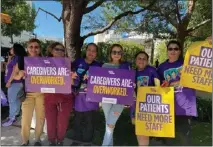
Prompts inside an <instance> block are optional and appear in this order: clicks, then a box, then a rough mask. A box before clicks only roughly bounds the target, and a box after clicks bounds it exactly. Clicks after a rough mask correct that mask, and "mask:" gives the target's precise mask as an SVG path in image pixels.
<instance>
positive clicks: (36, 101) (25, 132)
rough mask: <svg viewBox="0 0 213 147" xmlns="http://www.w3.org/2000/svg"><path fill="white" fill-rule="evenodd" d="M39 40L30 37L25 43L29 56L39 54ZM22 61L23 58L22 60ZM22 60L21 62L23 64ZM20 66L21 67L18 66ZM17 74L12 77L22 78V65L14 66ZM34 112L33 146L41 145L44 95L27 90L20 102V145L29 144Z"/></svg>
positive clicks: (37, 55)
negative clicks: (22, 100) (24, 97)
mask: <svg viewBox="0 0 213 147" xmlns="http://www.w3.org/2000/svg"><path fill="white" fill-rule="evenodd" d="M40 47H41V46H40V41H39V40H38V39H31V40H29V41H28V43H27V52H28V56H29V57H32V58H33V57H39V56H41V48H40ZM23 61H24V60H23ZM23 61H20V62H22V63H21V64H24V63H23ZM20 67H21V68H20ZM16 71H18V74H16V75H15V76H14V79H22V78H23V77H24V76H25V74H24V73H25V72H24V65H20V66H16ZM34 109H35V113H36V127H35V144H34V145H35V146H41V141H40V137H41V134H42V133H43V128H44V122H45V115H44V95H43V94H42V93H33V92H28V93H27V94H26V99H25V100H24V102H22V119H21V126H22V127H21V136H22V145H23V146H27V145H29V138H30V129H31V122H32V117H33V111H34Z"/></svg>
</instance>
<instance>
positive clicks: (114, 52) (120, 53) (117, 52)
mask: <svg viewBox="0 0 213 147" xmlns="http://www.w3.org/2000/svg"><path fill="white" fill-rule="evenodd" d="M112 54H113V55H116V54H117V55H122V51H112Z"/></svg>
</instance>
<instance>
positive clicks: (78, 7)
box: [62, 0, 85, 61]
mask: <svg viewBox="0 0 213 147" xmlns="http://www.w3.org/2000/svg"><path fill="white" fill-rule="evenodd" d="M84 7H85V4H84V1H83V0H63V11H62V19H63V24H64V41H65V48H66V53H67V55H68V57H70V59H71V60H72V61H73V60H74V59H76V58H77V57H80V55H81V47H82V46H83V41H84V40H83V39H82V37H81V36H80V32H81V30H80V27H81V21H82V17H83V9H84Z"/></svg>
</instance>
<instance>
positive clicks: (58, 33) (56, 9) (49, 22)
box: [33, 1, 93, 42]
mask: <svg viewBox="0 0 213 147" xmlns="http://www.w3.org/2000/svg"><path fill="white" fill-rule="evenodd" d="M33 5H34V6H35V9H36V11H37V10H38V8H39V7H40V8H43V9H45V10H47V11H48V12H51V13H53V14H54V15H56V16H57V17H58V18H59V17H60V16H61V12H62V5H61V3H59V2H54V1H34V2H33ZM35 24H36V26H37V27H36V29H35V30H34V33H35V34H37V36H42V37H53V38H63V36H64V34H63V23H62V21H61V22H58V21H57V20H56V19H55V18H53V17H52V16H50V15H49V14H46V13H45V12H43V11H39V13H38V15H37V17H36V20H35ZM82 33H84V32H82ZM85 42H93V37H89V38H87V39H86V40H85Z"/></svg>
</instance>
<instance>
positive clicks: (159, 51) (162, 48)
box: [155, 41, 168, 63]
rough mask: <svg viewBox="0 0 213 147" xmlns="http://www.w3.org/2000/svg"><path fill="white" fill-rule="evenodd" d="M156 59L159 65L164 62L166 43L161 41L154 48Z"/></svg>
mask: <svg viewBox="0 0 213 147" xmlns="http://www.w3.org/2000/svg"><path fill="white" fill-rule="evenodd" d="M155 50H156V52H157V54H156V57H155V60H157V59H158V61H159V63H162V62H164V61H165V60H166V59H168V58H167V50H166V41H162V42H161V43H159V44H158V45H157V47H156V49H155Z"/></svg>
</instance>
